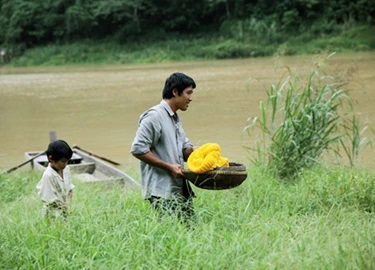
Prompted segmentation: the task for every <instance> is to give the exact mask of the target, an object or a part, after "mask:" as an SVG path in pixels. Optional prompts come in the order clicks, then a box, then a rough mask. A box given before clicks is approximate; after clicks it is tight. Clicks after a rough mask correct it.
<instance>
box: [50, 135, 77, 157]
mask: <svg viewBox="0 0 375 270" xmlns="http://www.w3.org/2000/svg"><path fill="white" fill-rule="evenodd" d="M46 154H47V157H49V156H51V157H52V160H54V161H59V160H61V159H63V158H65V159H68V160H69V159H71V158H72V156H73V151H72V149H71V148H70V146H69V145H68V144H67V143H66V142H65V141H63V140H57V141H54V142H51V143H50V144H49V145H48V149H47V151H46Z"/></svg>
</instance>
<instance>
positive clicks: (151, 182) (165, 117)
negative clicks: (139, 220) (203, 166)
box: [130, 100, 192, 199]
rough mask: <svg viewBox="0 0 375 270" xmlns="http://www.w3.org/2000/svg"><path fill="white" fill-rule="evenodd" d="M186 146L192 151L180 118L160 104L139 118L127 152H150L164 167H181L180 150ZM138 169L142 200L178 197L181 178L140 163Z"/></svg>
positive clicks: (181, 156) (180, 192)
mask: <svg viewBox="0 0 375 270" xmlns="http://www.w3.org/2000/svg"><path fill="white" fill-rule="evenodd" d="M189 146H190V147H192V144H191V143H190V141H189V139H188V138H187V137H186V136H185V132H184V130H183V128H182V125H181V121H180V118H179V117H178V115H177V114H176V113H174V112H173V111H172V109H171V108H170V106H169V104H168V103H167V102H166V101H165V100H162V101H161V102H160V104H158V105H156V106H154V107H152V108H151V109H149V110H147V111H146V112H144V113H143V114H142V115H141V117H140V119H139V125H138V130H137V133H136V136H135V138H134V141H133V143H132V147H131V151H130V152H131V153H132V154H136V155H143V154H146V153H148V152H149V151H151V152H152V153H153V154H154V155H156V156H157V157H158V158H160V159H161V160H163V161H165V162H167V163H170V164H180V165H182V166H184V157H183V150H184V149H185V148H187V147H189ZM140 167H141V177H142V195H143V198H145V199H147V198H149V197H151V196H156V197H161V198H165V199H169V198H171V195H174V194H181V195H182V183H183V182H182V181H183V180H182V179H181V178H176V177H174V176H173V175H172V174H171V173H170V172H169V171H165V170H163V169H161V168H158V167H155V166H151V165H148V164H147V163H145V162H143V161H141V164H140Z"/></svg>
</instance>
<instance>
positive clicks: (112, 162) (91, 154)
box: [73, 144, 120, 165]
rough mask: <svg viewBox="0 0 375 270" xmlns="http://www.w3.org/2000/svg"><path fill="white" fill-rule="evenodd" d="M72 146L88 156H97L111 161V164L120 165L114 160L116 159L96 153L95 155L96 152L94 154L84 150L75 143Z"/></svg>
mask: <svg viewBox="0 0 375 270" xmlns="http://www.w3.org/2000/svg"><path fill="white" fill-rule="evenodd" d="M73 148H75V149H78V150H80V151H82V152H84V153H86V154H88V155H90V156H93V157H96V158H99V159H101V160H104V161H107V162H109V163H111V164H113V165H120V163H118V162H116V161H113V160H110V159H108V158H105V157H101V156H98V155H96V154H94V153H92V152H90V151H87V150H85V149H82V148H81V147H79V146H78V145H76V144H75V145H73Z"/></svg>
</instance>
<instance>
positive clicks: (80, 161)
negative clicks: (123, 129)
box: [25, 149, 140, 187]
mask: <svg viewBox="0 0 375 270" xmlns="http://www.w3.org/2000/svg"><path fill="white" fill-rule="evenodd" d="M41 153H42V152H26V153H25V158H26V160H30V159H33V160H32V161H31V162H30V163H31V167H32V168H33V169H34V170H35V171H38V172H43V171H44V170H45V169H46V167H47V166H48V159H47V156H46V155H45V154H44V155H40V154H41ZM38 155H39V156H38ZM68 166H69V168H70V172H71V173H72V176H73V177H76V178H78V179H79V180H80V181H82V182H85V183H91V182H101V181H122V182H124V183H126V184H130V185H132V186H135V187H140V184H139V183H138V182H137V181H136V180H134V179H133V178H132V177H130V176H129V175H127V174H126V173H124V172H123V171H121V170H119V169H117V168H115V167H113V166H111V165H110V164H108V163H106V162H104V161H102V160H100V159H98V158H96V157H94V156H92V155H90V154H87V152H84V151H81V150H79V149H73V156H72V158H71V159H70V161H69V163H68Z"/></svg>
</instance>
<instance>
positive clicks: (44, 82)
mask: <svg viewBox="0 0 375 270" xmlns="http://www.w3.org/2000/svg"><path fill="white" fill-rule="evenodd" d="M323 58H324V57H322V56H293V57H270V58H254V59H252V58H250V59H241V60H222V61H202V62H191V63H186V62H183V63H173V64H149V65H121V66H74V67H53V68H47V67H42V68H40V67H37V68H35V67H32V68H31V67H30V68H9V67H7V68H5V67H1V68H0V169H6V168H10V167H13V166H16V165H17V164H19V163H21V162H23V161H24V160H25V159H24V152H26V151H40V150H45V149H46V147H47V145H48V143H49V132H50V131H55V132H56V134H57V138H59V139H64V140H66V141H67V142H68V143H69V144H70V145H74V144H77V145H79V146H80V147H82V148H84V149H87V150H89V151H92V152H93V153H95V154H98V155H100V156H104V157H106V158H109V159H112V160H114V161H117V162H120V163H121V164H122V165H121V168H122V169H124V170H126V169H127V168H134V166H136V165H137V164H138V161H137V160H135V159H134V158H133V157H132V156H131V155H130V154H129V150H130V145H131V142H132V140H133V138H134V135H135V131H136V128H137V122H138V118H139V115H140V114H141V113H142V112H143V111H144V110H146V109H147V108H149V107H151V106H153V105H154V104H157V103H159V102H160V100H161V91H162V88H163V86H164V82H165V79H166V78H167V77H168V76H169V75H170V74H171V73H173V72H176V71H179V72H184V73H186V74H188V75H190V76H191V77H193V78H194V79H195V81H196V83H197V88H196V90H195V92H194V94H193V102H192V103H191V104H190V106H189V109H188V110H187V111H185V112H180V113H179V115H180V117H181V118H182V121H183V126H184V129H185V132H186V133H187V135H188V137H189V138H190V139H191V141H192V142H193V143H194V144H196V145H200V144H204V143H207V142H216V143H218V144H219V145H220V146H221V148H222V156H224V157H227V158H229V159H230V160H231V161H237V162H248V158H249V157H251V155H252V154H250V153H248V152H247V151H246V150H245V149H244V146H252V145H253V139H254V138H253V137H249V136H247V135H245V134H243V132H242V131H243V129H244V127H245V126H246V121H247V119H248V118H249V117H254V116H257V115H259V114H260V109H259V102H260V101H261V100H263V99H264V98H265V97H266V90H267V89H269V87H270V85H271V84H272V83H278V82H279V80H280V77H281V74H282V71H283V70H284V71H285V69H280V68H279V67H281V66H288V67H289V68H290V69H291V70H292V72H294V73H298V74H303V73H306V74H307V73H309V72H310V70H311V69H312V67H313V66H314V65H315V66H316V65H319V70H320V71H321V72H322V73H323V72H325V71H327V70H329V71H330V72H332V73H333V74H334V75H335V76H337V77H340V78H341V79H343V80H347V81H348V82H349V86H348V87H349V88H350V89H351V97H352V98H353V100H354V101H355V110H356V112H358V114H359V115H360V119H361V120H362V122H363V123H364V124H366V125H368V126H370V127H375V125H374V123H375V106H374V105H375V89H374V88H375V72H374V71H375V53H353V54H336V55H334V56H333V57H332V58H331V60H330V61H329V62H324V61H323V60H322V59H323ZM366 135H367V136H368V137H369V138H371V139H373V140H374V138H373V134H372V133H369V132H368V133H366ZM374 143H375V142H374ZM361 164H364V165H366V166H370V167H373V166H374V155H373V149H372V148H367V150H365V151H364V152H363V158H362V159H361Z"/></svg>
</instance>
